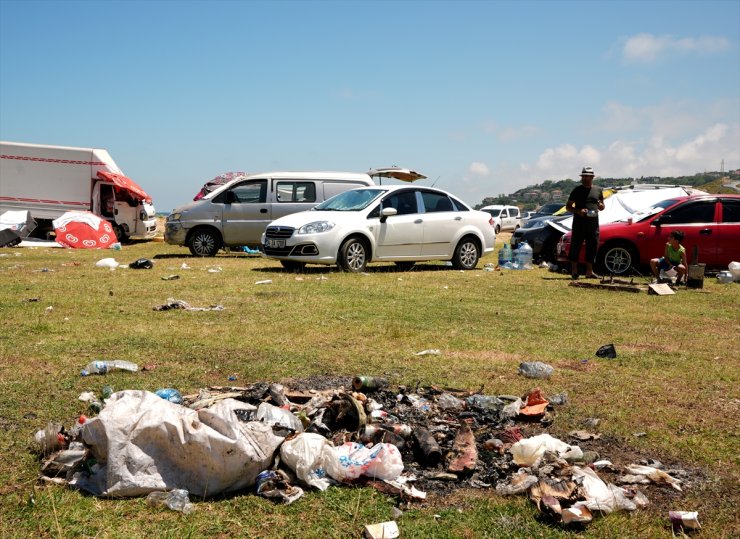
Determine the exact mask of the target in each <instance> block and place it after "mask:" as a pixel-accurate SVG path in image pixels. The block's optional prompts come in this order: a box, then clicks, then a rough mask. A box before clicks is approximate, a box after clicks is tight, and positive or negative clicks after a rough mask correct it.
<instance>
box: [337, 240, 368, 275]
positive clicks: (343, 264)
mask: <svg viewBox="0 0 740 539" xmlns="http://www.w3.org/2000/svg"><path fill="white" fill-rule="evenodd" d="M369 254H370V253H369V249H368V247H367V243H366V242H365V241H363V240H362V239H360V238H349V239H348V240H345V242H344V243H343V244H342V246H341V247H340V248H339V256H338V257H337V263H338V264H339V267H340V268H341V269H343V270H344V271H348V272H350V273H362V272H363V271H365V268H367V262H368V258H369Z"/></svg>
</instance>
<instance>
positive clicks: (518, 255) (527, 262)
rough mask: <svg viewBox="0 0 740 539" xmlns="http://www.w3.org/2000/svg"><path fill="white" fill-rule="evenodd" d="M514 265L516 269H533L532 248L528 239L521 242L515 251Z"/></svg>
mask: <svg viewBox="0 0 740 539" xmlns="http://www.w3.org/2000/svg"><path fill="white" fill-rule="evenodd" d="M514 267H516V269H532V248H531V247H530V246H529V244H528V243H527V242H526V241H523V242H522V243H520V244H519V248H518V249H517V250H516V251H515V252H514Z"/></svg>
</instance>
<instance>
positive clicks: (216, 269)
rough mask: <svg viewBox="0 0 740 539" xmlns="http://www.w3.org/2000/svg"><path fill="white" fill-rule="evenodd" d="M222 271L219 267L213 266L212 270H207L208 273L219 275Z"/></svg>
mask: <svg viewBox="0 0 740 539" xmlns="http://www.w3.org/2000/svg"><path fill="white" fill-rule="evenodd" d="M222 271H223V269H222V268H221V267H220V266H214V267H212V268H208V273H221V272H222Z"/></svg>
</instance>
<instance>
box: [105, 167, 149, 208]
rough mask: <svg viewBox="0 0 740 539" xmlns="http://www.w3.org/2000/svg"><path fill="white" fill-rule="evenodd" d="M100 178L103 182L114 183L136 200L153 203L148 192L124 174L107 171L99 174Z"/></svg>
mask: <svg viewBox="0 0 740 539" xmlns="http://www.w3.org/2000/svg"><path fill="white" fill-rule="evenodd" d="M98 178H100V179H101V180H108V181H109V182H113V183H114V184H116V186H118V187H120V188H121V189H125V190H126V191H128V192H129V193H131V194H132V195H133V196H134V198H138V199H141V200H143V201H144V202H148V203H149V204H151V203H152V197H150V196H149V195H148V194H146V191H144V190H143V189H142V188H141V187H139V184H137V183H136V182H135V181H134V180H132V179H131V178H129V177H128V176H124V175H123V174H116V173H115V172H107V171H105V170H101V171H99V172H98Z"/></svg>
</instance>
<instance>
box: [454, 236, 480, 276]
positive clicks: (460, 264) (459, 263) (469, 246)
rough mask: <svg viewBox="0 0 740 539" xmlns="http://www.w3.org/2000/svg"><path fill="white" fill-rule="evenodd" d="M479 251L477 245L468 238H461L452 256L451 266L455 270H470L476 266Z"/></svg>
mask: <svg viewBox="0 0 740 539" xmlns="http://www.w3.org/2000/svg"><path fill="white" fill-rule="evenodd" d="M479 258H480V251H479V249H478V243H477V242H476V241H475V240H474V239H473V238H470V237H467V238H463V239H461V240H460V243H458V244H457V247H455V254H454V255H453V256H452V266H453V267H454V268H455V269H461V270H472V269H475V266H477V265H478V259H479Z"/></svg>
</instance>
